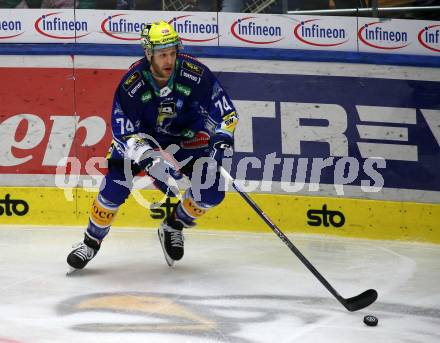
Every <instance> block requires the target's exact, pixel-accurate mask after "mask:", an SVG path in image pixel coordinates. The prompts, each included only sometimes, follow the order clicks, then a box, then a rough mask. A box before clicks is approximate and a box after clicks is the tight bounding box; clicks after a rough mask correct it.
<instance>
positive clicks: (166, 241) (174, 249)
mask: <svg viewBox="0 0 440 343" xmlns="http://www.w3.org/2000/svg"><path fill="white" fill-rule="evenodd" d="M173 224H180V223H177V222H175V221H173ZM173 226H174V227H172V226H171V225H170V224H168V223H167V221H166V220H165V221H164V222H163V223H162V224H161V225H160V227H159V230H158V231H157V233H158V235H159V240H160V244H161V246H162V250H163V254H164V256H165V261H166V262H167V264H168V266H170V267H172V266H174V261H178V260H180V259H181V258H182V257H183V252H184V250H183V233H182V229H183V225H182V224H180V225H173Z"/></svg>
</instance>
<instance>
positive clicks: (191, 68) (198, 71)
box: [182, 61, 203, 76]
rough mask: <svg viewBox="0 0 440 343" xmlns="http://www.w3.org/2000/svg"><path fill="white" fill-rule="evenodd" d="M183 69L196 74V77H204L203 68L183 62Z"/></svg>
mask: <svg viewBox="0 0 440 343" xmlns="http://www.w3.org/2000/svg"><path fill="white" fill-rule="evenodd" d="M182 68H183V69H186V70H188V71H190V72H191V73H194V74H196V75H199V76H202V75H203V68H202V67H200V66H198V65H195V64H194V63H191V62H188V61H183V62H182Z"/></svg>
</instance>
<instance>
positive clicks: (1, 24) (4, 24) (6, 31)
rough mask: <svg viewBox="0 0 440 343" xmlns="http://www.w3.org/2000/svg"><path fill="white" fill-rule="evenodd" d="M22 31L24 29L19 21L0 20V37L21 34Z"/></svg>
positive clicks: (12, 36) (6, 37)
mask: <svg viewBox="0 0 440 343" xmlns="http://www.w3.org/2000/svg"><path fill="white" fill-rule="evenodd" d="M20 31H22V32H20ZM23 33H24V31H23V25H22V23H21V21H19V20H15V21H13V20H0V39H8V38H14V37H17V36H20V35H22V34H23Z"/></svg>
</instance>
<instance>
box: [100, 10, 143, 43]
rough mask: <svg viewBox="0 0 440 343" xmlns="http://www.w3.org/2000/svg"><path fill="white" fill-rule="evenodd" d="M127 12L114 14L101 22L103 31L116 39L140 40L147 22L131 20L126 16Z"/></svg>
mask: <svg viewBox="0 0 440 343" xmlns="http://www.w3.org/2000/svg"><path fill="white" fill-rule="evenodd" d="M125 16H127V14H114V15H111V16H108V17H107V18H106V19H104V20H103V21H102V22H101V30H102V33H104V34H106V35H107V36H110V37H112V38H114V39H120V40H139V39H140V33H141V31H142V30H143V29H144V27H145V26H146V23H145V22H141V23H136V22H130V21H129V20H127V18H124V17H125Z"/></svg>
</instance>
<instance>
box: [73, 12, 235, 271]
mask: <svg viewBox="0 0 440 343" xmlns="http://www.w3.org/2000/svg"><path fill="white" fill-rule="evenodd" d="M141 44H142V47H143V48H144V55H145V56H144V58H142V59H140V60H139V61H137V62H136V63H134V64H133V65H132V66H131V68H130V69H129V70H128V72H127V73H126V74H125V75H124V77H123V78H122V80H121V82H120V83H119V85H118V87H117V89H116V92H115V95H114V100H113V108H112V114H111V118H112V119H111V120H112V133H113V142H112V146H111V148H110V151H109V155H108V157H107V158H108V172H107V174H106V176H105V178H104V180H103V183H102V185H101V187H100V191H99V194H98V196H97V197H96V199H95V200H94V202H93V204H92V208H91V210H90V217H89V223H88V226H87V229H86V231H85V235H84V240H83V241H82V242H80V243H78V244H77V245H76V246H74V248H73V250H72V251H71V252H70V254H69V255H68V257H67V263H68V264H69V265H70V266H71V267H72V270H75V269H82V268H84V267H85V266H86V264H87V263H88V262H89V261H90V260H91V259H93V258H94V257H95V256H96V254H97V253H98V251H99V249H100V246H101V244H102V241H103V239H104V238H105V236H106V235H107V234H108V232H109V230H110V226H111V224H112V222H113V220H114V219H115V216H116V214H117V212H118V209H119V207H120V206H121V205H122V204H123V203H124V201H125V200H126V199H127V197H128V196H129V195H130V193H131V188H132V182H131V180H132V177H133V176H134V175H138V174H139V173H141V172H142V171H145V172H146V174H147V175H149V176H150V177H152V178H153V179H154V184H155V185H156V187H157V188H159V189H160V190H161V191H163V192H164V193H165V194H167V195H169V196H173V195H174V194H175V193H176V190H175V188H173V187H171V186H170V184H172V182H170V180H171V181H172V180H173V179H175V180H176V179H179V178H181V177H182V173H183V174H185V175H186V176H188V178H189V180H191V187H190V188H188V189H187V190H186V191H185V193H184V194H183V196H182V198H181V201H179V203H178V205H177V206H176V207H175V209H174V210H173V211H172V212H171V214H170V215H169V216H168V217H167V218H165V220H164V221H163V222H162V224H161V225H160V227H159V229H158V234H159V240H160V243H161V246H162V249H163V252H164V255H165V259H166V262H167V263H168V265H170V266H172V265H173V264H174V261H177V260H180V259H181V258H182V257H183V253H184V244H183V234H182V229H184V228H189V227H193V226H194V225H195V220H196V219H197V218H199V217H200V216H202V215H203V214H204V213H205V212H206V211H207V210H209V209H210V208H212V207H214V206H217V205H219V204H220V203H221V201H222V200H223V199H224V195H225V194H224V189H222V187H219V184H220V183H221V180H220V178H221V176H220V173H219V171H218V169H217V168H214V171H213V168H204V169H203V175H202V178H197V180H196V178H193V177H192V176H193V165H194V163H195V161H196V160H197V159H198V158H201V157H204V158H210V160H211V161H216V162H218V163H220V162H221V160H222V159H223V156H224V152H225V150H228V149H229V148H231V147H232V146H233V140H234V129H235V126H236V124H237V121H238V117H237V114H236V110H235V108H234V105H233V104H232V102H231V99H230V98H229V96H228V94H227V93H226V91H225V90H224V88H223V87H222V86H221V84H220V83H219V81H218V80H217V79H216V77H215V76H214V75H213V73H212V72H211V71H210V70H209V69H208V68H207V67H206V66H205V65H204V64H202V63H201V62H199V61H198V60H196V59H195V58H193V57H190V56H188V55H185V54H182V53H181V51H180V50H181V49H182V43H181V40H180V38H179V35H178V34H177V32H176V31H175V30H174V29H173V27H172V26H170V25H169V24H168V23H166V22H164V21H160V22H155V23H153V24H147V25H146V26H145V28H144V29H143V31H142V32H141ZM173 144H176V145H178V147H179V149H178V150H177V152H175V153H174V156H172V157H174V158H173V159H172V158H169V157H165V156H164V155H165V154H163V153H162V151H163V149H166V148H167V147H168V146H171V145H173ZM160 149H162V151H161V150H160ZM189 158H191V159H190V162H186V164H185V165H184V166H182V167H181V168H180V167H179V165H178V163H177V164H176V161H177V162H179V161H187V160H188V159H189ZM127 161H128V162H127ZM127 165H128V168H127ZM215 165H216V166H217V164H215ZM127 169H128V170H129V173H128V174H129V175H127ZM210 172H211V173H213V175H214V180H215V181H214V182H213V184H212V186H211V187H209V188H208V187H206V188H207V189H204V188H205V187H201V182H200V180H201V179H203V178H205V179H206V177H208V175H207V174H208V173H210ZM198 174H200V173H198ZM211 176H212V175H211ZM195 194H197V195H198V196H197V197H196V196H195Z"/></svg>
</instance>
